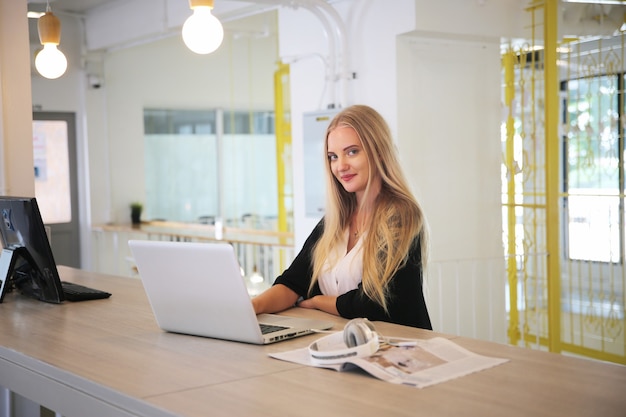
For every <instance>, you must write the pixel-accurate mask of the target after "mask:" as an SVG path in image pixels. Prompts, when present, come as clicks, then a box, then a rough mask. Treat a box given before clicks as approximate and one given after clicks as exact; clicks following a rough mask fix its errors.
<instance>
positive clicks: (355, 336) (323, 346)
mask: <svg viewBox="0 0 626 417" xmlns="http://www.w3.org/2000/svg"><path fill="white" fill-rule="evenodd" d="M379 347H380V345H379V341H378V333H377V332H376V328H375V327H374V325H373V324H372V322H370V321H369V320H368V319H363V318H358V319H353V320H350V321H349V322H348V323H346V326H345V327H344V329H343V332H337V333H334V334H331V335H330V336H325V337H322V338H321V339H319V340H317V341H315V342H313V343H311V344H310V345H309V354H310V356H311V361H312V362H313V363H314V364H316V365H337V364H341V363H343V362H345V361H346V360H347V359H354V358H362V357H366V356H371V355H373V354H374V353H376V351H377V350H378V348H379Z"/></svg>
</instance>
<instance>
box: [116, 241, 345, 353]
mask: <svg viewBox="0 0 626 417" xmlns="http://www.w3.org/2000/svg"><path fill="white" fill-rule="evenodd" d="M128 244H129V246H130V250H131V252H132V255H133V257H134V261H135V264H136V265H137V270H138V271H139V277H140V278H141V281H142V283H143V286H144V288H145V290H146V293H147V295H148V299H149V300H150V306H151V307H152V311H153V313H154V316H155V318H156V321H157V323H158V325H159V327H160V328H161V329H163V330H165V331H169V332H175V333H183V334H189V335H195V336H205V337H212V338H217V339H225V340H233V341H238V342H247V343H255V344H267V343H273V342H278V341H281V340H286V339H291V338H294V337H297V336H302V335H305V334H309V333H312V332H314V331H315V330H317V329H320V330H321V329H329V328H331V327H332V326H333V323H332V322H330V321H320V320H310V319H301V318H295V317H286V316H281V315H277V314H260V315H258V316H257V315H256V314H255V313H254V308H253V307H252V302H251V300H250V296H249V295H248V291H247V289H246V285H245V282H244V279H243V277H242V275H241V268H240V267H239V263H238V262H237V258H236V256H235V251H234V248H233V247H232V246H231V245H230V244H228V243H198V242H169V241H153V240H130V241H129V242H128ZM261 327H266V328H267V327H270V328H272V327H275V329H274V330H273V331H271V332H269V333H264V332H262V330H261Z"/></svg>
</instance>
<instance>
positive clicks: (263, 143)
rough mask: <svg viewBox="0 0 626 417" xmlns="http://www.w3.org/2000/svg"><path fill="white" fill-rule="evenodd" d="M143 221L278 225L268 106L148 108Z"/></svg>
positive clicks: (260, 226) (274, 168)
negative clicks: (247, 108)
mask: <svg viewBox="0 0 626 417" xmlns="http://www.w3.org/2000/svg"><path fill="white" fill-rule="evenodd" d="M144 128H145V178H146V183H145V190H146V202H145V208H144V212H145V219H146V220H156V219H158V220H166V221H176V222H189V223H208V224H212V223H214V222H215V220H216V219H221V220H222V221H223V222H224V224H226V225H229V226H233V227H249V228H256V229H269V230H272V229H275V228H276V226H275V223H276V222H275V220H276V218H277V213H278V191H277V177H276V175H277V174H276V138H275V135H274V120H273V113H272V112H270V111H257V112H247V111H222V110H221V109H213V110H206V111H200V110H164V109H145V110H144Z"/></svg>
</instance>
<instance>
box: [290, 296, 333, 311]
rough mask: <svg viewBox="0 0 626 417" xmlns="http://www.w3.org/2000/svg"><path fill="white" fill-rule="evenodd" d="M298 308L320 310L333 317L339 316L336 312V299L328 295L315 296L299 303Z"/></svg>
mask: <svg viewBox="0 0 626 417" xmlns="http://www.w3.org/2000/svg"><path fill="white" fill-rule="evenodd" d="M298 307H302V308H311V309H317V310H322V311H325V312H326V313H330V314H334V315H335V316H338V315H339V312H338V311H337V297H333V296H330V295H316V296H315V297H312V298H307V299H306V300H302V301H300V302H299V303H298Z"/></svg>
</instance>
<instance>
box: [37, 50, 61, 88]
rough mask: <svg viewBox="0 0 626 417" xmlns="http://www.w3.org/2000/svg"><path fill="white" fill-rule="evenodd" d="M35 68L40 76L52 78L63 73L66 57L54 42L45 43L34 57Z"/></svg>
mask: <svg viewBox="0 0 626 417" xmlns="http://www.w3.org/2000/svg"><path fill="white" fill-rule="evenodd" d="M35 68H37V71H39V73H40V74H41V75H42V76H44V77H46V78H49V79H51V80H54V79H55V78H59V77H60V76H61V75H63V74H65V70H66V69H67V58H65V55H63V52H61V51H59V50H58V49H57V46H56V45H55V44H53V43H47V44H45V45H44V46H43V50H41V51H39V53H38V54H37V56H36V57H35Z"/></svg>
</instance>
